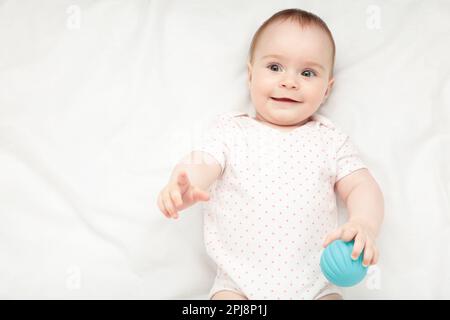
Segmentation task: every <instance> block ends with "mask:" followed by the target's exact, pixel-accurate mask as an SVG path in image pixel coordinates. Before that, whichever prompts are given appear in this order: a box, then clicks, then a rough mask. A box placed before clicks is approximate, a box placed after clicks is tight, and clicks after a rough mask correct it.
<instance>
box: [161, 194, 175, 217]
mask: <svg viewBox="0 0 450 320" xmlns="http://www.w3.org/2000/svg"><path fill="white" fill-rule="evenodd" d="M163 203H164V207H165V208H166V209H167V211H168V212H169V214H170V216H171V217H172V218H175V216H176V210H175V208H174V207H173V204H172V200H171V199H170V196H169V193H168V192H167V193H165V194H164V196H163Z"/></svg>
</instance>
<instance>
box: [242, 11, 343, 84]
mask: <svg viewBox="0 0 450 320" xmlns="http://www.w3.org/2000/svg"><path fill="white" fill-rule="evenodd" d="M288 19H291V20H293V21H295V22H298V24H299V25H300V26H301V27H302V28H303V27H307V26H316V27H319V28H320V29H322V30H323V31H325V33H326V34H327V35H328V37H329V38H330V41H331V45H332V48H333V55H332V63H331V76H332V75H333V69H334V58H335V55H336V45H335V43H334V39H333V35H332V34H331V31H330V29H329V28H328V26H327V24H326V23H325V22H324V21H323V20H322V19H321V18H319V17H318V16H316V15H315V14H314V13H311V12H308V11H305V10H301V9H286V10H282V11H279V12H277V13H275V14H274V15H272V16H271V17H270V18H269V19H267V20H266V21H264V23H263V24H262V25H261V26H260V27H259V28H258V30H256V32H255V34H254V35H253V39H252V43H251V45H250V51H249V57H248V58H249V62H250V64H252V63H253V55H254V53H255V48H256V44H257V42H258V39H259V37H260V36H261V34H262V32H263V31H264V30H265V29H266V28H267V27H268V26H269V25H270V24H271V23H274V22H276V21H286V20H288Z"/></svg>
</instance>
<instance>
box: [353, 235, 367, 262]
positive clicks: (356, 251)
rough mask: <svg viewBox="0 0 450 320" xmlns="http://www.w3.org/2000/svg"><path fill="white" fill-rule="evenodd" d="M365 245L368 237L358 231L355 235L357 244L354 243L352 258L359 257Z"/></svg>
mask: <svg viewBox="0 0 450 320" xmlns="http://www.w3.org/2000/svg"><path fill="white" fill-rule="evenodd" d="M365 245H366V237H365V236H363V235H362V234H361V233H358V234H357V235H356V237H355V244H354V245H353V251H352V259H353V260H356V259H358V258H359V256H360V254H361V252H362V251H363V249H364V246H365Z"/></svg>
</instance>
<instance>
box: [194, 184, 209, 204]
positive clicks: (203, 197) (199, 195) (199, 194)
mask: <svg viewBox="0 0 450 320" xmlns="http://www.w3.org/2000/svg"><path fill="white" fill-rule="evenodd" d="M192 193H193V197H194V200H195V201H208V200H209V194H208V193H207V192H205V191H203V190H200V189H199V188H197V187H195V188H194V190H193V191H192Z"/></svg>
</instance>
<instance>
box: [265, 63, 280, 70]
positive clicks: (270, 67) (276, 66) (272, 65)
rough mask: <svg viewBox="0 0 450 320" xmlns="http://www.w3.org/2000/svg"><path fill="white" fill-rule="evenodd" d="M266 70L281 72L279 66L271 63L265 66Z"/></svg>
mask: <svg viewBox="0 0 450 320" xmlns="http://www.w3.org/2000/svg"><path fill="white" fill-rule="evenodd" d="M267 68H269V69H270V71H274V72H278V71H280V70H281V66H280V65H279V64H277V63H271V64H269V65H268V66H267Z"/></svg>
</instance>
